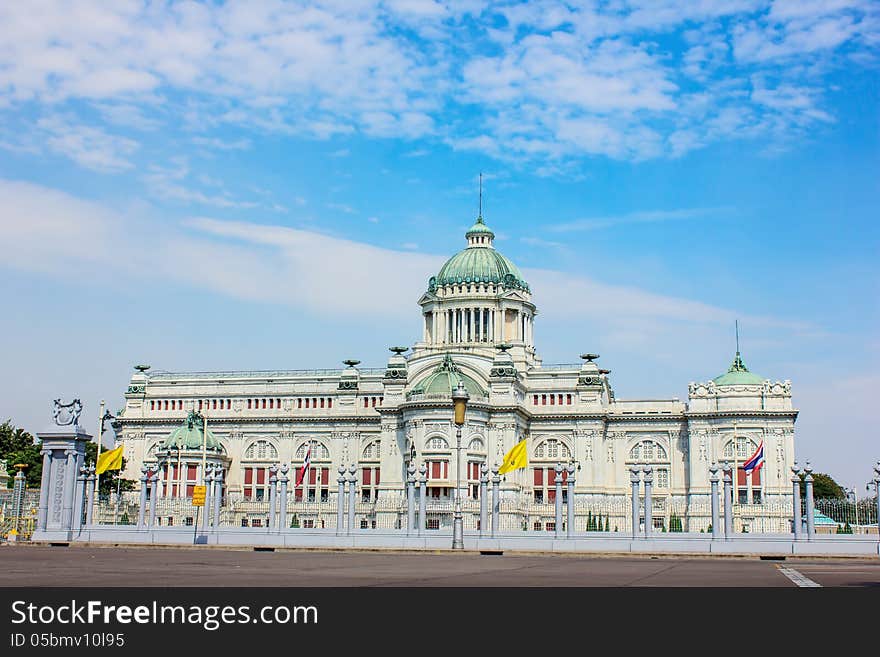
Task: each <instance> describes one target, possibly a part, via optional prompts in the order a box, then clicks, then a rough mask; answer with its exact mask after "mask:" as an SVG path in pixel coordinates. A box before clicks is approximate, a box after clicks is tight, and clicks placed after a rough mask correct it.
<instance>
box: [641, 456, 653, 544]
mask: <svg viewBox="0 0 880 657" xmlns="http://www.w3.org/2000/svg"><path fill="white" fill-rule="evenodd" d="M643 472H644V473H645V477H644V479H645V538H651V534H652V533H653V532H654V503H653V500H652V498H651V489H652V488H653V486H654V468H652V467H651V466H650V465H646V466H645V469H644V470H643Z"/></svg>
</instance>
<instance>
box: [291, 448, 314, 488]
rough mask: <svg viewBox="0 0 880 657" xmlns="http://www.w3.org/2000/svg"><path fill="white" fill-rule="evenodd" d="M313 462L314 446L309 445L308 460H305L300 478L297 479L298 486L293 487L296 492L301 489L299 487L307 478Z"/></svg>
mask: <svg viewBox="0 0 880 657" xmlns="http://www.w3.org/2000/svg"><path fill="white" fill-rule="evenodd" d="M311 462H312V446H311V445H309V449H308V451H306V458H305V459H304V460H303V464H302V467H301V468H300V470H299V476H298V477H297V478H296V485H295V486H294V487H293V488H294V490H296V489H297V488H299V485H300V484H301V483H302V482H303V479H305V477H306V471H307V470H308V469H309V465H310V464H311Z"/></svg>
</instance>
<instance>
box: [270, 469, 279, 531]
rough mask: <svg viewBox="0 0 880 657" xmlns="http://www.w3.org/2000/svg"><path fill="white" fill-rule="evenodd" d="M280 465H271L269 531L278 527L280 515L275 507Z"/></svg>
mask: <svg viewBox="0 0 880 657" xmlns="http://www.w3.org/2000/svg"><path fill="white" fill-rule="evenodd" d="M277 473H278V466H277V465H275V464H274V463H273V464H272V465H270V466H269V531H272V530H273V529H277V525H276V523H277V521H278V516H277V513H276V508H275V493H276V490H277V488H278V474H277Z"/></svg>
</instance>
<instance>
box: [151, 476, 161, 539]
mask: <svg viewBox="0 0 880 657" xmlns="http://www.w3.org/2000/svg"><path fill="white" fill-rule="evenodd" d="M160 470H161V468H160V467H159V466H158V465H157V466H156V469H155V470H153V471H152V474H151V475H150V528H153V527H155V526H156V497H157V496H158V494H157V492H156V489H157V488H158V486H157V485H156V483H157V482H158V481H159V472H160Z"/></svg>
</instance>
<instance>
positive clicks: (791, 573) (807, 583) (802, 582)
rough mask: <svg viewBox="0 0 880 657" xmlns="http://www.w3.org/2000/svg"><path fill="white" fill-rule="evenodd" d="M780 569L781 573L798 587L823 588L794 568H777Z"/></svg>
mask: <svg viewBox="0 0 880 657" xmlns="http://www.w3.org/2000/svg"><path fill="white" fill-rule="evenodd" d="M776 567H777V568H778V569H779V572H780V573H782V574H783V575H785V576H786V577H788V579H790V580H791V581H792V582H794V583H795V584H797V585H798V586H801V587H805V588H822V585H821V584H819V583H818V582H814V581H813V580H811V579H810V578H809V577H806V576H805V575H802V574H801V573H799V572H798V571H796V570H795V569H794V568H791V567H790V566H776Z"/></svg>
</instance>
